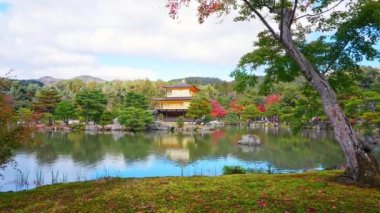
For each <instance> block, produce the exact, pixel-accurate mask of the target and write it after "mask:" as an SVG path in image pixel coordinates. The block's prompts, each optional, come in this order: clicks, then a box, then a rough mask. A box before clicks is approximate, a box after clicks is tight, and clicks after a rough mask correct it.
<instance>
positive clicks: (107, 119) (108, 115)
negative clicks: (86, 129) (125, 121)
mask: <svg viewBox="0 0 380 213" xmlns="http://www.w3.org/2000/svg"><path fill="white" fill-rule="evenodd" d="M114 118H115V117H114V115H113V113H112V112H109V111H106V112H104V113H103V114H102V116H101V117H100V125H102V126H105V125H108V124H112V122H113V119H114Z"/></svg>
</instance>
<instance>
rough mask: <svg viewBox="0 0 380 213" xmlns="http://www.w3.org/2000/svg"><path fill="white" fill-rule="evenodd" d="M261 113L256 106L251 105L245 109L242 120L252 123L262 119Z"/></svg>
mask: <svg viewBox="0 0 380 213" xmlns="http://www.w3.org/2000/svg"><path fill="white" fill-rule="evenodd" d="M260 116H261V115H260V111H259V110H258V108H257V106H256V105H255V104H250V105H248V106H246V107H244V110H243V112H242V113H241V119H242V120H243V121H252V120H255V119H257V118H258V117H260Z"/></svg>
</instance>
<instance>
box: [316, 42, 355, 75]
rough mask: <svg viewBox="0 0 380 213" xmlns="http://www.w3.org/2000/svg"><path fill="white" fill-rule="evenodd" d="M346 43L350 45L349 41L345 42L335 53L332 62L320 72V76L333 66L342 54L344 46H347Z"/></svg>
mask: <svg viewBox="0 0 380 213" xmlns="http://www.w3.org/2000/svg"><path fill="white" fill-rule="evenodd" d="M348 43H350V41H349V40H347V41H346V42H345V43H344V44H343V46H342V47H341V48H340V49H339V50H338V52H336V53H335V55H334V57H333V58H332V60H331V61H330V64H329V65H328V66H327V67H326V69H325V70H324V71H323V72H322V74H323V75H324V74H326V73H327V72H328V71H329V70H330V68H331V67H332V66H333V64H334V63H335V61H336V60H338V58H339V56H340V54H341V53H342V52H343V50H344V49H345V48H346V46H347V45H348Z"/></svg>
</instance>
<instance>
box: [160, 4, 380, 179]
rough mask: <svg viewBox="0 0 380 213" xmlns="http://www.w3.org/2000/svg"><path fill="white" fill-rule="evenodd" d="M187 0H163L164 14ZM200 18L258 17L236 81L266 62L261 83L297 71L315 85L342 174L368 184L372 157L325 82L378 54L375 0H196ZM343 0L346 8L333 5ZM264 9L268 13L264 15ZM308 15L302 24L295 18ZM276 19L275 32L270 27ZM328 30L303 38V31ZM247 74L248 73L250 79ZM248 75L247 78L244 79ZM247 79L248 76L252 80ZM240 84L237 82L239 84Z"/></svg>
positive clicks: (372, 170)
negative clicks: (342, 158) (310, 38)
mask: <svg viewBox="0 0 380 213" xmlns="http://www.w3.org/2000/svg"><path fill="white" fill-rule="evenodd" d="M189 2H190V0H168V2H167V5H166V6H167V8H168V9H169V15H170V16H171V17H173V18H175V17H177V15H178V11H179V9H180V7H181V5H188V3H189ZM197 2H198V3H199V6H198V20H199V22H200V23H202V22H204V20H205V19H206V18H207V17H209V16H210V15H211V14H214V13H217V14H219V15H223V14H226V13H229V12H230V11H231V10H237V11H238V13H237V14H238V16H237V17H236V18H235V20H237V21H249V20H250V19H253V18H258V19H259V20H260V21H261V22H262V23H263V24H264V25H265V27H266V29H267V30H266V31H264V32H262V33H260V34H259V36H258V37H259V40H258V41H257V42H255V46H256V49H255V50H254V51H252V52H251V53H248V54H246V55H245V56H243V58H242V59H241V61H240V63H239V67H238V69H237V70H236V71H235V72H234V73H233V74H232V75H233V76H235V80H237V81H239V79H243V80H244V81H245V82H248V83H249V84H254V83H256V82H255V81H254V80H255V79H256V77H255V76H254V75H251V74H250V73H249V71H250V70H255V69H256V68H257V67H259V66H263V65H265V66H266V67H267V68H266V73H267V75H266V77H265V79H264V82H266V83H268V84H270V83H273V80H274V81H278V80H281V81H292V80H293V79H294V78H295V77H296V76H298V75H299V74H301V75H302V76H304V77H305V79H306V80H307V82H308V83H309V84H310V85H311V86H312V87H313V89H315V90H316V91H317V92H318V94H319V96H320V98H321V100H322V105H323V109H324V112H325V114H326V115H327V117H328V118H329V121H330V123H331V125H332V126H333V129H334V135H335V139H336V140H337V141H338V142H339V144H340V146H341V148H342V150H343V152H344V154H345V157H346V163H347V167H348V168H347V170H346V172H345V175H346V176H347V177H349V178H351V179H352V180H353V181H356V182H361V183H369V182H371V181H372V180H373V178H374V177H375V176H376V175H378V174H379V166H378V164H377V162H376V159H375V158H374V157H373V155H372V154H371V153H370V151H369V149H368V148H367V146H366V145H365V144H364V143H363V142H362V141H361V140H360V139H359V137H358V135H357V133H356V132H355V131H354V130H353V128H352V126H351V124H350V122H349V121H348V119H347V118H346V116H345V114H344V112H343V111H342V109H341V107H340V105H339V102H338V100H337V97H336V93H335V91H334V90H333V89H332V87H331V86H330V84H329V81H328V76H329V75H331V73H337V72H343V71H345V70H346V71H352V72H355V71H356V70H358V65H357V62H359V61H361V60H363V59H364V58H366V59H367V60H373V59H375V58H379V57H380V54H379V51H378V50H376V49H375V48H374V45H375V44H376V43H377V42H378V41H379V40H380V36H379V34H380V20H379V19H378V15H377V14H380V4H379V2H378V1H376V0H358V1H348V2H345V0H315V1H302V2H299V1H298V0H294V1H293V0H292V1H284V0H281V1H253V0H199V1H197ZM343 2H345V3H346V7H343V9H340V10H339V9H338V8H337V6H339V5H340V4H342V3H343ZM266 11H269V13H270V14H268V15H263V13H264V12H266ZM300 19H307V21H308V22H306V24H302V22H299V21H298V20H300ZM273 22H274V23H277V25H278V29H279V30H278V31H277V30H275V28H273V27H272V26H273V24H271V23H273ZM326 31H327V32H331V36H325V35H324V36H320V37H319V38H318V39H317V40H314V41H307V40H306V39H305V33H307V32H317V33H318V32H326ZM250 76H251V77H252V78H250ZM247 79H248V80H247ZM249 79H253V80H252V81H251V80H249ZM239 85H241V84H239Z"/></svg>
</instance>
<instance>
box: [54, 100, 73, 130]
mask: <svg viewBox="0 0 380 213" xmlns="http://www.w3.org/2000/svg"><path fill="white" fill-rule="evenodd" d="M54 114H55V117H56V118H57V119H62V121H63V122H64V123H65V124H66V125H69V119H71V118H74V117H75V108H74V106H73V104H72V103H70V102H69V101H66V100H63V101H61V102H59V104H58V105H57V108H56V109H55V112H54Z"/></svg>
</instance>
